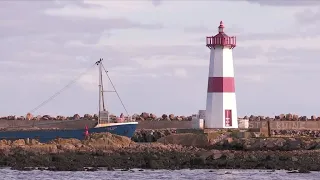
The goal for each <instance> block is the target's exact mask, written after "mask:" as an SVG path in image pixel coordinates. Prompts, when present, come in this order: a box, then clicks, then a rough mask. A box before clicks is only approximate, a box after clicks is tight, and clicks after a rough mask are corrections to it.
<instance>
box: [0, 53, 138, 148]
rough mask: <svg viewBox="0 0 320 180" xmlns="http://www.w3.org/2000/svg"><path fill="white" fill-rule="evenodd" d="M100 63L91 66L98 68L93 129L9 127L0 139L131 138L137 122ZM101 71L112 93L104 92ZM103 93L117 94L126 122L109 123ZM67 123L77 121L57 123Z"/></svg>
mask: <svg viewBox="0 0 320 180" xmlns="http://www.w3.org/2000/svg"><path fill="white" fill-rule="evenodd" d="M102 62H103V59H102V58H100V60H99V61H97V62H95V63H94V64H93V66H98V67H99V110H98V111H99V112H98V121H97V124H96V125H95V126H94V127H88V126H87V125H85V126H84V127H83V128H73V129H35V128H34V127H33V128H32V127H30V128H26V127H21V126H18V127H11V128H7V129H3V130H0V139H6V140H16V139H36V140H38V141H39V142H42V143H45V142H48V141H51V140H54V139H57V138H75V139H79V140H83V139H85V138H87V137H88V136H89V135H90V134H92V133H105V132H109V133H111V134H116V135H120V136H126V137H128V138H131V137H132V136H133V134H134V132H135V130H136V128H137V125H138V122H135V121H132V119H131V116H129V114H128V111H127V109H126V108H125V106H124V104H123V102H122V100H121V98H120V96H119V94H118V92H117V91H116V89H115V86H114V85H113V83H112V81H111V78H110V76H109V75H108V71H107V70H106V68H105V67H104V65H103V63H102ZM103 71H104V72H105V73H106V75H107V77H108V79H109V81H110V83H111V85H112V87H113V89H114V91H105V90H104V88H103V76H102V74H103V73H102V72H103ZM72 82H73V81H72ZM69 85H70V84H68V85H67V86H66V87H68V86H69ZM63 89H65V88H63ZM105 92H115V93H116V94H117V96H118V98H119V100H120V102H121V103H122V105H123V107H124V109H125V111H126V112H127V114H128V116H127V119H126V120H125V117H124V116H123V115H121V116H120V118H119V119H118V122H110V115H109V111H108V110H107V109H106V107H105V98H104V93H105ZM59 93H61V91H59ZM59 93H56V94H55V95H54V96H52V97H55V96H56V95H58V94H59ZM52 97H50V98H49V99H48V100H46V101H45V103H47V102H49V100H51V99H53V98H52ZM45 103H42V104H40V106H38V107H37V108H35V109H34V110H33V111H35V110H36V109H38V108H40V107H41V106H43V105H44V104H45ZM67 121H69V122H70V121H73V122H76V121H77V120H66V121H60V122H57V123H66V122H67ZM42 124H43V123H42ZM19 128H20V129H19ZM21 128H23V129H21Z"/></svg>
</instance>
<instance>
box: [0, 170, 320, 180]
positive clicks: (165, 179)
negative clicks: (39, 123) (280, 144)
mask: <svg viewBox="0 0 320 180" xmlns="http://www.w3.org/2000/svg"><path fill="white" fill-rule="evenodd" d="M0 176H1V179H4V180H17V179H23V180H49V179H50V180H64V179H66V180H90V179H94V180H104V179H106V180H107V179H115V180H143V179H148V180H160V179H161V180H169V179H177V180H178V179H179V180H184V179H186V180H187V179H190V180H191V179H192V180H205V179H208V180H209V179H210V180H215V179H217V180H231V179H236V180H240V179H245V180H269V179H270V180H276V179H279V180H305V179H307V180H316V179H317V180H318V179H320V172H311V173H307V174H298V173H287V171H285V170H279V171H274V172H272V171H268V170H223V169H221V170H208V169H203V170H189V169H186V170H172V171H170V170H154V171H153V170H143V171H139V170H138V169H134V170H132V171H120V170H116V171H94V172H88V171H85V172H83V171H78V172H68V171H67V172H66V171H64V172H59V171H58V172H53V171H39V170H34V171H16V170H10V169H6V168H5V169H0Z"/></svg>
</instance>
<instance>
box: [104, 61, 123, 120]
mask: <svg viewBox="0 0 320 180" xmlns="http://www.w3.org/2000/svg"><path fill="white" fill-rule="evenodd" d="M102 68H103V70H104V72H105V73H106V75H107V77H108V79H109V81H110V83H111V85H112V87H113V89H114V91H115V93H116V94H117V96H118V98H119V100H120V102H121V104H122V107H123V108H124V110H125V111H126V113H127V115H128V116H129V113H128V111H127V108H126V107H125V105H124V104H123V101H122V100H121V98H120V95H119V93H118V91H117V90H116V87H115V86H114V84H113V82H112V80H111V78H110V76H109V74H108V71H107V70H106V68H105V67H104V65H103V64H102Z"/></svg>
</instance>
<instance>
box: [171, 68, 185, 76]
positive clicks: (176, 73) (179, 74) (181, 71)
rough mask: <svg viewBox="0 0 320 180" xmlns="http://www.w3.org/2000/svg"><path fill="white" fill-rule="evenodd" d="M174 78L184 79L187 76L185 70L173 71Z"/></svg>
mask: <svg viewBox="0 0 320 180" xmlns="http://www.w3.org/2000/svg"><path fill="white" fill-rule="evenodd" d="M174 76H176V77H180V78H186V77H187V76H188V73H187V70H185V69H183V68H177V69H175V70H174Z"/></svg>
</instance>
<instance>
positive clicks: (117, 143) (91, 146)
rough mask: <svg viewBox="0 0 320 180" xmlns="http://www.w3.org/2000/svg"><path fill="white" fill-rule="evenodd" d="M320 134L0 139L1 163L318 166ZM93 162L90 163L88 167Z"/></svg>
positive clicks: (21, 166) (50, 166) (26, 166)
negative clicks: (152, 139)
mask: <svg viewBox="0 0 320 180" xmlns="http://www.w3.org/2000/svg"><path fill="white" fill-rule="evenodd" d="M319 153H320V140H319V139H313V138H246V139H243V138H242V139H241V138H237V137H232V133H230V132H223V131H221V132H216V133H213V134H211V135H210V136H207V135H205V134H190V133H183V134H174V133H171V135H167V136H163V137H161V138H159V139H157V142H153V143H136V142H134V141H132V140H130V139H128V138H126V137H121V136H116V135H112V134H109V133H103V134H92V135H91V136H90V137H89V138H88V139H87V140H83V141H80V140H76V139H57V140H54V141H52V142H49V143H46V144H41V143H39V142H37V141H35V140H16V141H13V142H12V141H6V140H1V141H0V154H1V156H0V166H2V167H12V168H13V169H18V170H32V169H34V168H36V167H37V168H39V169H43V170H45V169H46V170H53V171H66V170H68V171H82V170H90V171H93V170H98V169H100V168H106V169H108V170H114V169H123V170H130V169H131V168H141V169H185V168H191V169H223V168H226V169H270V170H275V169H286V170H297V172H309V171H320V166H319V163H318V162H319V161H320V156H319ZM88 167H90V168H88Z"/></svg>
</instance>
